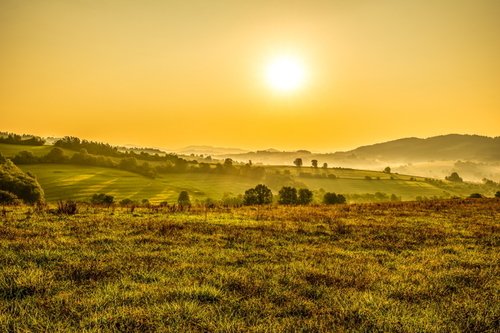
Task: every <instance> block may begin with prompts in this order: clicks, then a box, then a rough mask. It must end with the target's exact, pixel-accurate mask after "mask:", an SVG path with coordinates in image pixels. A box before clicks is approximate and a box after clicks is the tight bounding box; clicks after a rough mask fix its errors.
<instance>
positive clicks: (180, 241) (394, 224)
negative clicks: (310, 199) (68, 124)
mask: <svg viewBox="0 0 500 333" xmlns="http://www.w3.org/2000/svg"><path fill="white" fill-rule="evenodd" d="M48 208H50V210H49V209H46V208H44V207H41V208H39V209H38V210H36V211H34V210H33V207H26V206H25V207H23V206H21V207H6V208H5V209H3V211H2V212H1V214H0V332H13V333H16V332H87V333H90V332H96V333H97V332H127V333H134V332H137V333H139V332H141V333H143V332H175V333H177V332H183V333H190V332H193V333H194V332H220V333H239V332H276V333H278V332H317V333H327V332H360V333H361V332H363V333H371V332H401V333H403V332H404V333H417V332H418V333H420V332H426V333H427V332H428V333H442V332H450V333H451V332H489V333H494V332H500V274H499V272H500V252H499V247H500V224H499V221H500V200H498V199H468V200H439V201H422V202H402V203H382V204H362V205H360V204H354V205H336V206H295V207H293V206H292V207H289V206H288V207H285V206H276V205H271V206H265V207H261V208H260V209H256V208H255V207H241V208H235V209H227V208H223V207H220V208H215V209H212V210H210V211H208V212H207V213H205V209H204V208H203V207H192V208H191V209H190V210H189V211H188V212H186V211H185V212H172V211H170V210H169V209H168V208H160V209H159V210H156V209H154V208H146V207H137V208H136V209H135V210H134V211H131V210H130V209H129V208H115V207H110V208H102V207H101V208H100V207H87V206H85V205H80V204H79V205H78V208H79V213H77V214H76V215H70V216H68V215H64V214H58V213H57V212H56V208H57V207H53V206H52V207H48Z"/></svg>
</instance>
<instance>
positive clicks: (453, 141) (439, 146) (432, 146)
mask: <svg viewBox="0 0 500 333" xmlns="http://www.w3.org/2000/svg"><path fill="white" fill-rule="evenodd" d="M343 154H355V155H356V156H357V157H361V158H366V159H375V160H379V161H385V162H393V163H394V162H397V163H400V162H405V163H406V162H412V163H415V162H427V161H429V160H479V161H500V137H495V138H491V137H487V136H480V135H464V134H448V135H441V136H435V137H430V138H427V139H420V138H404V139H398V140H393V141H388V142H384V143H377V144H373V145H369V146H362V147H358V148H356V149H354V150H351V151H348V152H343Z"/></svg>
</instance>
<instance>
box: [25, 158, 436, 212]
mask: <svg viewBox="0 0 500 333" xmlns="http://www.w3.org/2000/svg"><path fill="white" fill-rule="evenodd" d="M19 167H20V168H21V169H22V170H23V171H25V172H26V171H30V172H32V173H34V174H35V175H36V176H37V179H38V182H39V183H40V185H41V186H42V188H43V189H44V191H45V196H46V199H47V200H48V201H52V202H55V201H57V200H59V199H73V200H89V198H90V197H91V196H92V195H93V194H95V193H106V194H109V195H113V196H114V197H115V200H117V201H119V200H122V199H125V198H131V199H136V200H142V199H148V200H150V201H151V202H156V203H159V202H162V201H167V202H170V203H173V202H174V201H175V200H177V197H178V196H179V193H180V192H181V191H183V190H186V191H188V192H189V194H190V195H191V196H192V198H193V199H205V198H207V197H209V198H213V199H221V198H222V196H223V193H224V192H231V193H233V194H234V195H238V194H243V193H244V192H245V190H247V189H249V188H252V187H255V185H257V184H258V183H259V181H258V180H255V179H251V178H246V177H241V176H230V175H219V174H204V173H181V174H177V173H170V174H160V175H159V176H158V177H157V178H156V179H150V178H147V177H144V176H141V175H138V174H135V173H131V172H128V171H122V170H118V169H109V168H100V167H92V166H80V165H67V164H30V165H20V166H19ZM351 173H352V174H358V175H357V177H356V178H352V179H348V178H341V179H335V180H332V179H310V178H298V179H299V180H301V181H303V182H304V183H305V184H306V185H307V186H308V187H309V188H310V189H312V190H314V189H320V188H323V189H324V190H325V191H330V192H336V193H375V192H377V191H378V192H385V193H387V194H389V195H390V194H393V193H394V194H396V195H398V196H402V198H403V200H413V199H414V198H415V196H417V195H421V196H424V195H425V196H432V195H437V196H440V195H442V194H443V190H442V189H440V188H437V187H434V186H432V185H430V184H428V183H424V182H421V181H409V180H372V181H367V180H364V179H362V178H363V177H364V176H363V175H364V174H366V173H365V172H364V171H357V172H354V171H351ZM273 192H274V193H275V194H277V190H276V189H274V190H273Z"/></svg>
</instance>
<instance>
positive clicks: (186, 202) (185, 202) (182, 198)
mask: <svg viewBox="0 0 500 333" xmlns="http://www.w3.org/2000/svg"><path fill="white" fill-rule="evenodd" d="M177 203H178V204H179V205H181V206H191V199H189V193H188V192H187V191H182V192H181V193H179V198H178V199H177Z"/></svg>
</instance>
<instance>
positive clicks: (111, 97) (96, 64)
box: [0, 0, 500, 151]
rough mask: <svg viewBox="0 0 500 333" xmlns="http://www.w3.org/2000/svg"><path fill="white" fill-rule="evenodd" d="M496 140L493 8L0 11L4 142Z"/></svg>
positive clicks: (377, 1) (7, 4) (432, 4)
mask: <svg viewBox="0 0 500 333" xmlns="http://www.w3.org/2000/svg"><path fill="white" fill-rule="evenodd" d="M284 56H286V57H293V58H294V59H297V60H298V61H299V62H300V63H301V64H302V66H303V71H304V73H305V78H304V81H303V82H302V84H300V85H299V86H298V87H297V88H296V89H295V90H292V91H288V92H283V91H277V90H276V89H273V88H272V87H271V86H270V85H269V83H268V82H267V79H266V66H268V65H269V63H270V62H271V61H272V60H273V59H276V58H280V57H284ZM499 129H500V1H498V0H490V1H486V0H439V1H437V0H418V1H401V0H386V1H384V0H359V1H358V0H322V1H320V0H308V1H298V0H296V1H293V0H291V1H285V0H282V1H277V0H262V1H261V0H252V1H235V0H220V1H215V0H191V1H181V0H178V1H167V0H141V1H123V0H102V1H97V0H59V1H55V0H44V1H33V0H0V131H9V132H15V133H19V134H22V133H30V134H35V135H40V136H50V135H54V136H64V135H72V136H77V137H80V138H85V139H89V140H97V141H103V142H108V143H111V144H113V145H120V144H127V143H133V144H137V145H141V146H147V147H151V146H155V147H162V148H179V147H183V146H187V145H191V144H206V145H214V146H225V147H241V148H247V149H265V148H270V147H273V148H277V149H282V150H292V149H310V150H322V151H337V150H346V149H352V148H355V147H357V146H360V145H365V144H372V143H376V142H382V141H387V140H392V139H398V138H402V137H413V136H416V137H428V136H435V135H441V134H449V133H462V134H480V135H487V136H499V135H500V131H499Z"/></svg>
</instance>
